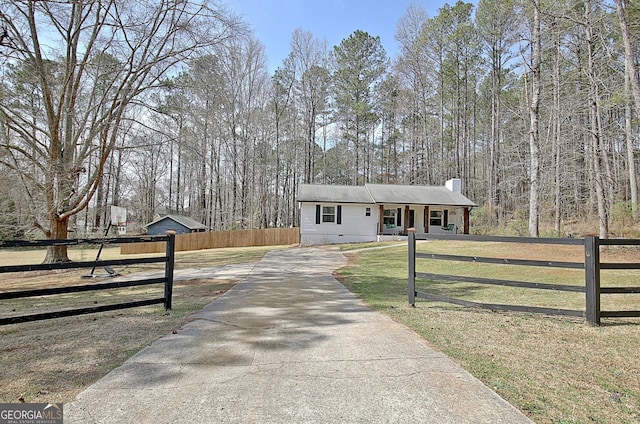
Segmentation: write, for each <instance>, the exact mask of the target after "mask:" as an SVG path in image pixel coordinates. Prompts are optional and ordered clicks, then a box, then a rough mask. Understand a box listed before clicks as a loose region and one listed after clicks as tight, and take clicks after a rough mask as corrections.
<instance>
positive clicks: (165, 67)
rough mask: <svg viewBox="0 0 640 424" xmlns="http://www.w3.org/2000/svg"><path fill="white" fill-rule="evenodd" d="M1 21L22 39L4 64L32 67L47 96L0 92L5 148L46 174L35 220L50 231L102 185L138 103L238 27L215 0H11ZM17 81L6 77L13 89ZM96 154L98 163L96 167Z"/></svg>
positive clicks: (58, 229) (62, 234) (60, 254)
mask: <svg viewBox="0 0 640 424" xmlns="http://www.w3.org/2000/svg"><path fill="white" fill-rule="evenodd" d="M0 21H1V22H2V25H3V26H6V28H7V33H8V37H9V38H10V39H11V42H12V45H13V46H14V48H11V49H6V48H3V49H2V52H3V53H2V54H3V56H4V59H5V61H4V62H3V66H9V65H13V64H18V65H21V66H23V67H28V68H29V69H30V72H31V73H32V78H33V81H34V85H35V90H36V92H37V95H38V97H39V101H40V102H41V107H40V108H39V109H38V110H37V111H36V110H27V109H26V108H25V107H24V105H21V104H16V103H15V102H7V101H2V102H0V118H1V119H2V120H3V121H5V122H6V125H7V126H8V128H9V130H10V133H11V137H9V138H7V139H5V140H4V141H3V145H2V148H4V149H7V150H9V151H10V152H11V153H12V154H13V155H16V156H20V157H21V158H22V159H23V160H25V161H27V162H29V163H32V164H34V166H35V168H36V169H37V172H38V174H39V175H42V180H41V181H40V182H39V185H38V189H39V195H40V196H43V198H44V199H45V201H44V202H43V204H44V205H45V208H46V210H45V211H43V212H44V214H43V215H44V217H45V218H44V220H43V219H41V218H39V219H38V220H37V221H36V225H37V227H38V228H40V229H41V230H42V231H43V232H44V234H45V235H46V236H47V237H48V238H51V239H60V238H66V237H67V232H68V225H69V219H70V218H71V217H72V216H74V215H75V214H77V213H78V212H80V211H82V210H83V209H84V208H85V207H86V206H87V205H88V203H89V201H90V200H91V198H92V197H93V196H94V194H95V192H96V190H97V189H98V187H99V186H100V180H101V178H102V175H103V172H104V167H105V164H106V162H107V159H108V158H109V156H110V154H111V152H112V150H113V149H114V147H115V145H116V141H117V140H118V134H119V132H120V128H121V126H122V122H123V120H125V119H127V110H128V108H129V106H130V105H132V104H134V103H135V102H136V101H139V100H142V99H143V96H144V95H145V93H147V92H149V90H151V89H152V88H153V87H154V86H155V85H156V84H157V83H158V81H159V80H160V79H161V78H162V77H163V76H164V75H166V74H167V73H168V72H170V71H171V70H173V69H175V68H176V67H177V66H179V65H180V64H181V63H183V62H184V61H185V60H187V59H189V58H190V57H191V56H192V55H193V54H194V52H196V51H197V49H199V48H201V47H206V46H210V45H213V44H217V43H220V42H221V41H223V40H225V39H227V38H229V37H231V36H233V35H234V33H235V31H236V29H238V28H239V26H238V24H237V22H236V21H235V20H234V19H231V18H229V16H228V15H227V13H226V12H225V11H224V10H223V9H221V8H219V7H216V6H215V5H214V6H210V4H209V2H206V1H205V2H204V3H194V2H190V1H184V2H174V1H170V0H162V1H159V2H154V3H149V4H146V5H145V7H140V6H139V5H138V4H136V3H135V2H129V1H123V0H106V1H77V2H68V3H65V2H46V1H37V0H8V1H7V2H5V3H4V4H3V7H2V10H1V11H0ZM103 52H104V53H103ZM15 89H16V88H15V84H13V83H12V82H8V83H5V92H6V93H7V94H6V95H7V96H8V97H9V98H10V97H12V95H13V91H14V90H15ZM91 155H94V157H96V163H95V166H94V167H93V168H92V169H91V172H88V169H87V167H86V163H85V162H86V161H87V159H88V158H89V157H90V156H91ZM5 165H7V166H12V164H11V163H10V162H5ZM15 170H16V171H17V172H23V171H22V170H21V169H19V168H16V169H15ZM45 260H46V261H47V262H60V261H68V256H67V251H66V247H64V246H62V247H61V246H56V247H52V248H50V249H49V251H48V253H47V257H46V259H45Z"/></svg>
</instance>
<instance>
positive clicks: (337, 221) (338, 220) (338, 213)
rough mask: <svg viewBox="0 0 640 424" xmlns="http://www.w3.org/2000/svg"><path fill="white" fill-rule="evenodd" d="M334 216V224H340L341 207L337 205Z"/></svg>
mask: <svg viewBox="0 0 640 424" xmlns="http://www.w3.org/2000/svg"><path fill="white" fill-rule="evenodd" d="M336 215H337V216H336V224H338V225H340V224H342V205H338V208H337V211H336Z"/></svg>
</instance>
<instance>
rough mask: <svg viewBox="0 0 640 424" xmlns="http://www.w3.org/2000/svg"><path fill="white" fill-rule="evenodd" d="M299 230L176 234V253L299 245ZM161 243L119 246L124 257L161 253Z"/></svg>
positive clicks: (281, 229) (162, 247)
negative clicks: (227, 248) (225, 248)
mask: <svg viewBox="0 0 640 424" xmlns="http://www.w3.org/2000/svg"><path fill="white" fill-rule="evenodd" d="M299 242H300V228H266V229H258V230H232V231H207V232H200V233H189V234H178V235H176V252H183V251H188V250H201V249H219V248H224V247H249V246H278V245H290V244H298V243H299ZM163 249H164V245H163V244H162V243H155V244H154V243H131V244H124V245H122V246H121V247H120V253H122V254H123V255H129V254H143V253H162V252H163Z"/></svg>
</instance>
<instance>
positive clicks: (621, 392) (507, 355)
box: [338, 241, 640, 424]
mask: <svg viewBox="0 0 640 424" xmlns="http://www.w3.org/2000/svg"><path fill="white" fill-rule="evenodd" d="M417 249H418V251H421V252H426V253H446V254H457V255H474V256H487V257H504V258H530V259H541V260H542V259H547V260H551V259H553V260H554V261H582V260H583V259H584V258H583V255H584V253H583V251H582V250H581V249H580V248H579V247H572V246H537V247H536V246H535V245H534V246H530V245H513V244H508V245H507V244H493V243H483V244H479V243H462V242H450V241H447V242H444V241H439V242H429V243H424V244H419V245H418V247H417ZM345 254H346V255H347V256H348V257H349V258H350V265H349V266H348V267H346V268H343V269H342V270H340V271H339V273H338V276H339V278H340V280H341V281H342V282H343V283H344V284H345V285H346V286H347V287H348V288H349V289H350V290H351V291H353V292H355V293H356V294H357V295H359V296H360V297H361V298H362V299H363V300H364V301H365V302H367V303H368V304H369V305H371V306H372V307H373V308H375V309H377V310H379V311H382V312H384V313H386V314H388V315H390V316H391V317H393V318H394V319H395V320H397V321H399V322H402V323H404V324H406V325H407V326H409V327H410V328H412V329H414V330H415V331H416V332H418V333H419V334H421V335H422V336H423V337H424V338H425V339H426V340H428V341H429V342H430V343H432V344H433V345H434V346H435V347H436V348H437V349H439V350H441V351H442V352H444V353H445V354H447V355H448V356H450V357H451V358H454V359H455V360H456V361H458V362H459V363H460V364H461V365H462V366H463V367H464V368H465V369H467V370H469V371H470V372H471V373H472V374H474V375H475V376H476V377H478V378H480V379H481V380H482V381H483V382H484V383H485V384H486V385H488V386H489V387H491V388H493V389H494V390H495V391H496V392H497V393H499V394H500V395H501V396H502V397H504V398H505V399H506V400H507V401H509V402H510V403H512V404H513V405H515V406H516V407H517V408H519V409H520V410H522V411H523V412H525V413H526V414H527V415H529V417H531V418H532V419H533V420H534V421H536V422H537V423H557V424H570V423H576V424H577V423H639V422H640V355H638V351H639V349H640V319H627V320H622V319H619V320H612V319H607V320H603V325H602V326H600V327H591V326H589V325H587V324H586V323H585V321H584V320H583V319H579V318H560V317H550V316H542V315H535V314H519V313H497V312H492V311H487V310H480V309H475V308H461V307H458V306H453V305H449V304H444V303H437V302H428V301H424V300H418V301H417V303H416V307H415V308H412V307H410V306H409V305H408V301H407V265H406V261H407V249H406V246H398V247H393V248H388V249H380V250H379V249H372V250H369V251H361V252H357V253H350V252H349V251H345ZM639 259H640V253H639V251H638V250H637V249H630V248H625V249H609V250H606V251H604V250H603V261H611V262H615V261H625V262H627V261H628V262H640V260H639ZM418 271H421V272H430V273H442V274H454V275H477V276H485V277H491V278H501V279H514V280H520V281H538V282H550V283H555V284H572V285H581V284H584V283H583V281H584V271H579V270H577V271H576V270H565V269H552V268H549V269H547V268H530V267H515V266H496V265H487V264H475V263H463V262H450V261H434V260H420V261H419V262H418ZM639 276H640V271H635V274H632V271H608V272H607V274H606V275H603V285H605V284H607V285H612V286H614V285H616V286H620V285H630V286H638V285H639V284H638V282H640V278H638V277H639ZM416 288H417V290H418V291H428V292H432V293H439V294H446V295H449V296H453V297H459V298H462V299H465V300H470V301H485V302H491V303H506V304H523V305H531V306H544V307H558V308H567V309H582V310H584V295H581V294H572V293H565V292H554V291H543V290H523V289H516V288H504V287H494V286H480V285H473V284H467V283H446V282H439V281H419V280H418V282H417V284H416ZM603 305H606V306H607V307H609V308H612V309H613V308H615V309H635V310H638V309H640V295H616V296H615V297H611V296H608V297H604V296H603Z"/></svg>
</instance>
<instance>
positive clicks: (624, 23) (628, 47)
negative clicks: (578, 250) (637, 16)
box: [615, 0, 640, 222]
mask: <svg viewBox="0 0 640 424" xmlns="http://www.w3.org/2000/svg"><path fill="white" fill-rule="evenodd" d="M615 2H616V10H617V12H618V20H619V21H620V32H621V35H622V42H623V44H624V64H625V73H626V81H627V88H626V91H631V93H632V97H633V100H634V103H635V110H636V114H638V113H640V78H639V77H638V66H637V64H636V58H635V57H634V52H637V48H636V49H634V48H633V42H632V37H631V30H630V28H629V18H628V15H629V4H628V3H629V2H628V1H627V0H615ZM629 87H630V88H631V90H629ZM631 115H632V111H631V107H630V105H628V106H627V108H626V118H625V122H626V124H625V125H626V127H625V133H626V141H627V143H626V144H627V158H628V160H627V163H628V168H629V191H631V207H632V211H633V219H634V221H636V222H637V221H638V217H639V215H640V211H639V210H638V180H637V176H636V167H635V160H634V158H633V156H634V154H633V134H632V130H631V121H632V116H631Z"/></svg>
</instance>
